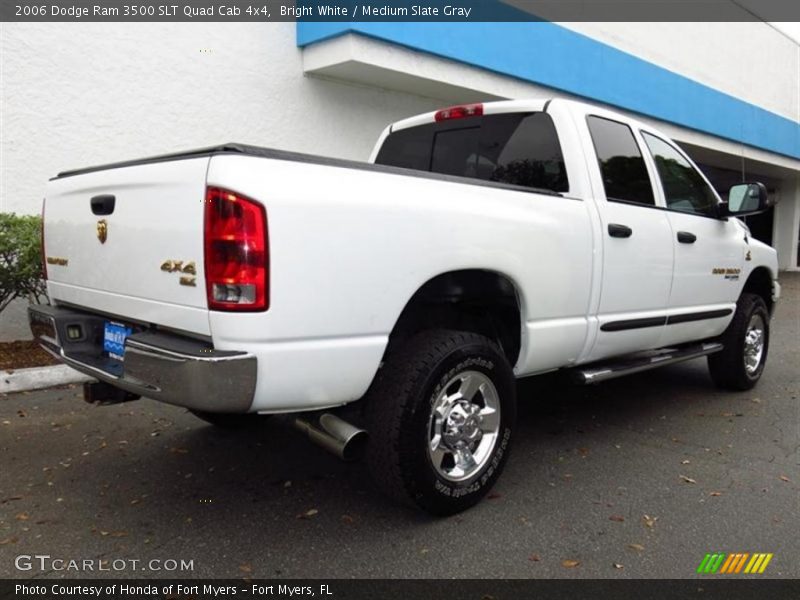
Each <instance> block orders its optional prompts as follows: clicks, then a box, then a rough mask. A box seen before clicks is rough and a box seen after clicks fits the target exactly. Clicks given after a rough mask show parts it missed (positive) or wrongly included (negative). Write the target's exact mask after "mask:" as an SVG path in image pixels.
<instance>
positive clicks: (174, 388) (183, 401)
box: [28, 306, 257, 413]
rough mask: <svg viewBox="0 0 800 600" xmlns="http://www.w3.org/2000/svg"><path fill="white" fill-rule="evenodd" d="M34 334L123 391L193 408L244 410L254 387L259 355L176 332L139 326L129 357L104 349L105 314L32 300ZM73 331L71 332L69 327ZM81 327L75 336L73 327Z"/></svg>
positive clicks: (71, 361) (64, 359)
mask: <svg viewBox="0 0 800 600" xmlns="http://www.w3.org/2000/svg"><path fill="white" fill-rule="evenodd" d="M28 320H29V322H30V326H31V331H32V332H33V335H34V338H35V339H36V340H37V341H38V342H39V344H41V346H42V347H43V348H44V349H45V350H47V351H48V352H50V353H51V354H52V355H53V356H55V357H56V358H58V359H59V360H61V361H62V362H64V363H65V364H67V365H69V366H70V367H72V368H74V369H76V370H78V371H80V372H82V373H85V374H87V375H90V376H91V377H95V378H97V379H99V380H100V381H104V382H106V383H109V384H111V385H113V386H116V387H118V388H120V389H123V390H125V391H128V392H131V393H133V394H137V395H140V396H146V397H148V398H153V399H154V400H159V401H162V402H166V403H168V404H175V405H177V406H184V407H186V408H190V409H193V410H200V411H208V412H223V413H243V412H247V411H248V410H249V409H250V406H251V405H252V403H253V397H254V395H255V389H256V367H257V365H256V358H255V356H253V355H252V354H249V353H247V352H235V351H220V350H215V349H213V348H212V347H211V345H210V344H208V343H205V342H202V341H199V340H195V339H192V338H186V337H180V336H176V335H172V334H167V333H162V332H153V331H140V332H137V333H133V334H131V335H130V336H128V338H127V340H126V341H125V361H124V362H120V361H117V360H114V359H112V358H109V357H107V356H105V355H104V353H103V331H104V327H105V322H106V321H107V320H108V319H107V318H105V317H102V316H98V315H94V314H91V313H84V312H79V311H75V310H68V309H64V308H58V307H54V306H31V307H30V308H29V309H28ZM68 327H69V328H70V329H71V331H72V332H73V335H72V336H68V335H67V328H68ZM78 330H79V331H80V335H79V336H76V335H75V332H76V331H78Z"/></svg>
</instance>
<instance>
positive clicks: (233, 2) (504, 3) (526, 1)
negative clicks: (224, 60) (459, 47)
mask: <svg viewBox="0 0 800 600" xmlns="http://www.w3.org/2000/svg"><path fill="white" fill-rule="evenodd" d="M298 20H299V21H323V22H324V21H332V22H347V21H352V22H392V21H394V22H400V21H402V22H416V23H426V22H437V21H440V22H441V21H450V22H463V23H479V22H503V21H538V20H546V21H595V22H619V21H623V22H624V21H627V22H636V21H639V22H645V21H647V22H687V21H693V22H696V21H701V22H733V21H738V22H746V21H778V22H781V21H784V22H785V21H800V1H798V0H418V1H417V2H412V1H408V0H375V1H371V0H296V1H294V0H130V1H128V2H126V1H124V0H123V1H119V0H38V1H37V0H2V2H0V21H5V22H22V21H28V22H30V21H40V22H42V21H51V22H57V21H58V22H68V21H104V22H126V21H129V22H139V21H162V22H164V21H222V22H225V21H227V22H237V21H250V22H278V21H283V22H287V21H298Z"/></svg>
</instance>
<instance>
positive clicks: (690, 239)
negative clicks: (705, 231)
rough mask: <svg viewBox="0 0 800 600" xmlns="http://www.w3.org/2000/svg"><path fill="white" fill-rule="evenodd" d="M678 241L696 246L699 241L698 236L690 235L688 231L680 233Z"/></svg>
mask: <svg viewBox="0 0 800 600" xmlns="http://www.w3.org/2000/svg"><path fill="white" fill-rule="evenodd" d="M678 241H679V242H680V243H681V244H694V243H695V242H696V241H697V236H696V235H695V234H693V233H689V232H688V231H679V232H678Z"/></svg>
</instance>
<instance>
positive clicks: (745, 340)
mask: <svg viewBox="0 0 800 600" xmlns="http://www.w3.org/2000/svg"><path fill="white" fill-rule="evenodd" d="M720 341H721V342H722V344H723V345H724V348H723V349H722V350H721V351H719V352H716V353H714V354H711V355H710V356H709V357H708V370H709V372H710V373H711V379H713V380H714V383H715V384H716V385H717V387H720V388H722V389H726V390H739V391H743V390H749V389H752V388H753V386H754V385H755V384H756V383H757V382H758V380H759V379H760V378H761V374H762V373H763V372H764V365H765V364H766V362H767V352H768V350H769V311H768V310H767V305H766V304H765V303H764V300H763V299H762V298H761V296H757V295H755V294H742V295H741V297H740V298H739V301H738V302H737V304H736V314H734V316H733V320H732V321H731V323H730V325H728V328H727V329H726V330H725V333H723V334H722V338H721V339H720Z"/></svg>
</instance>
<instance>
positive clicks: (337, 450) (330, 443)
mask: <svg viewBox="0 0 800 600" xmlns="http://www.w3.org/2000/svg"><path fill="white" fill-rule="evenodd" d="M293 424H294V427H295V429H297V430H299V431H302V432H303V433H305V434H306V435H307V436H308V439H310V440H311V441H312V442H314V443H315V444H317V445H318V446H321V447H323V448H325V450H327V451H328V452H331V453H333V454H335V455H336V456H338V457H339V458H341V459H342V460H346V461H351V460H355V459H356V458H358V457H359V456H361V454H362V453H363V450H364V445H365V444H366V442H367V437H368V434H367V432H366V431H364V430H363V429H359V428H358V427H356V426H355V425H351V424H350V423H348V422H347V421H345V420H343V419H340V418H339V417H337V416H336V415H332V414H330V413H323V414H322V415H320V417H319V418H318V419H314V420H313V421H308V420H306V419H303V418H301V417H297V418H295V419H294V422H293Z"/></svg>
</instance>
